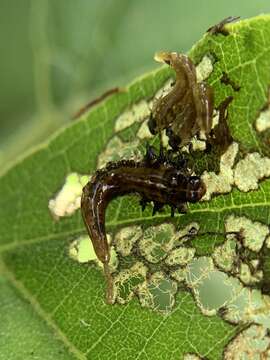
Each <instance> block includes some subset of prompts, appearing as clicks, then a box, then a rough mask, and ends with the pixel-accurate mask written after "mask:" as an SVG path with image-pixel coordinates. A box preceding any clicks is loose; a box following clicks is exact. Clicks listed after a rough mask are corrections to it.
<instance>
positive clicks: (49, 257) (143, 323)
mask: <svg viewBox="0 0 270 360" xmlns="http://www.w3.org/2000/svg"><path fill="white" fill-rule="evenodd" d="M228 29H229V31H230V35H228V36H223V35H209V34H207V35H205V36H204V38H203V39H202V40H201V41H199V43H198V44H196V45H195V46H194V48H193V49H192V50H191V52H190V56H191V57H192V59H193V60H194V62H195V63H196V64H198V63H199V62H200V61H201V60H202V59H203V57H204V56H205V55H208V57H209V58H210V59H212V60H213V61H214V64H213V71H212V72H211V74H210V76H209V77H208V79H207V81H208V82H209V83H210V84H211V85H212V86H213V88H214V91H215V102H216V105H218V104H219V103H220V102H221V101H222V100H223V99H224V98H225V97H226V96H228V95H233V97H234V99H233V102H232V104H231V106H230V109H229V126H230V129H231V132H232V135H233V138H234V140H235V141H236V142H237V143H238V145H239V149H240V150H239V152H238V154H237V156H236V162H237V164H239V163H240V161H243V160H244V159H245V158H246V156H247V153H250V154H251V155H252V153H254V152H255V151H256V152H258V153H259V154H258V156H260V157H259V158H258V160H257V165H258V167H260V174H257V173H256V172H255V173H256V174H255V175H254V171H253V170H252V169H253V167H252V162H248V163H247V165H245V164H246V162H244V163H243V164H244V167H245V166H246V167H248V169H245V168H244V167H243V168H244V170H245V171H247V172H248V174H250V172H251V175H254V176H255V180H256V181H257V182H256V181H255V185H256V184H257V183H258V179H261V178H263V177H267V176H270V174H269V175H267V174H268V173H264V164H268V162H267V160H268V158H266V156H268V155H269V148H268V147H267V141H269V138H267V136H266V135H265V134H264V133H263V132H259V131H257V130H256V126H255V122H256V119H257V117H258V116H259V114H260V111H261V110H262V109H263V108H264V107H265V106H266V104H267V96H268V88H269V84H270V72H269V68H270V16H260V17H257V18H254V19H251V20H245V21H242V22H239V23H236V24H233V25H230V26H229V27H228ZM223 73H226V74H227V76H228V78H229V79H230V84H225V83H224V82H222V81H221V77H222V74H223ZM172 77H173V73H172V72H171V71H170V70H169V69H168V68H167V67H163V68H161V69H160V70H158V71H155V72H152V73H150V74H147V75H145V76H143V77H142V78H140V79H137V80H136V81H135V82H134V83H132V84H131V85H130V86H129V87H127V88H126V89H120V91H119V93H117V94H114V95H112V96H110V97H109V98H107V99H105V100H104V101H102V102H101V103H100V104H98V105H96V106H95V107H93V108H91V109H90V110H89V112H88V113H85V114H84V115H82V117H81V118H80V119H79V120H77V121H76V122H75V123H74V124H73V125H72V126H70V127H67V128H65V129H63V130H62V131H60V132H59V133H57V134H56V135H55V136H54V137H53V138H52V139H49V140H48V142H47V143H45V144H43V145H42V146H40V147H39V148H38V149H35V151H33V152H32V153H30V154H29V155H28V156H27V157H25V158H22V159H21V160H20V161H18V163H17V164H16V165H14V166H13V167H12V168H10V169H9V170H8V171H7V172H6V173H5V174H3V175H2V177H1V178H0V204H1V207H0V252H1V263H0V265H1V273H2V279H3V280H2V281H1V282H0V287H1V290H0V304H1V305H2V304H3V305H2V306H1V310H0V311H1V312H3V316H5V317H6V318H7V319H12V322H14V324H16V323H17V322H18V319H19V318H20V317H19V316H20V315H18V314H17V311H19V310H18V309H17V307H18V308H20V307H22V308H23V309H22V312H23V313H24V314H25V315H24V316H23V317H22V322H23V323H22V324H21V323H20V324H18V326H23V328H24V329H26V330H25V332H27V329H28V328H29V327H30V326H31V329H35V328H36V329H37V331H36V332H35V336H33V337H31V338H27V339H26V340H24V339H23V338H22V337H21V336H20V337H19V336H18V335H17V333H16V334H15V331H14V326H13V327H9V328H8V330H7V329H6V326H5V325H3V324H4V323H3V324H2V325H1V326H2V327H3V326H4V329H3V331H4V332H6V339H7V341H6V342H5V349H7V350H5V351H7V352H8V351H11V349H12V351H13V353H14V357H13V358H16V356H17V358H19V354H20V353H22V352H24V353H25V354H26V348H27V349H28V350H27V351H29V354H30V355H31V352H32V351H34V352H35V349H36V342H37V341H39V340H36V338H35V337H39V334H41V333H42V334H43V333H44V334H45V335H44V337H42V346H44V347H45V345H46V344H47V349H46V351H45V350H44V353H43V357H42V358H43V359H50V358H51V357H52V356H54V358H55V357H56V355H55V353H54V351H56V352H57V351H60V352H61V354H62V355H59V356H57V358H61V356H62V357H63V358H69V357H70V358H72V357H74V358H79V359H91V360H92V359H129V358H130V359H158V358H162V359H181V358H183V356H184V355H185V354H187V353H193V354H196V355H199V356H201V357H206V358H208V359H221V358H222V354H223V352H224V349H225V347H226V345H227V344H228V343H229V342H230V341H231V340H232V339H233V338H234V336H235V335H236V334H238V333H239V332H240V331H242V329H243V327H245V326H247V325H248V324H249V321H251V319H245V321H244V320H243V319H242V318H241V321H239V320H238V321H236V320H235V319H234V320H235V321H234V322H233V323H232V319H231V318H230V319H229V320H230V322H229V321H225V320H224V319H226V316H223V317H221V316H218V315H217V312H214V313H213V312H212V313H211V311H210V310H213V306H212V305H211V301H210V300H209V299H208V305H207V306H206V305H205V302H204V305H202V302H203V300H202V297H203V290H202V292H201V298H200V299H199V298H198V297H197V295H196V294H197V293H196V291H199V290H200V289H199V288H196V286H197V285H196V284H195V283H194V281H193V280H192V276H191V275H190V279H188V278H186V279H185V280H180V279H179V277H181V276H184V275H183V269H184V268H185V269H186V270H187V269H188V267H186V265H187V264H186V263H188V264H189V263H191V262H190V256H192V257H193V256H194V253H193V252H192V251H193V250H192V249H195V251H196V253H195V258H193V263H192V264H193V265H192V266H193V267H194V269H193V275H194V274H195V273H196V271H197V270H196V269H195V268H196V266H199V265H198V264H199V262H200V261H204V260H205V259H208V260H209V259H210V260H211V259H212V257H213V261H214V262H215V265H216V268H217V269H218V272H217V274H218V276H223V278H224V279H225V277H226V276H230V277H233V275H235V274H234V273H233V272H232V270H230V271H227V273H226V272H225V270H224V266H225V265H224V264H223V263H221V262H219V261H218V260H219V256H217V254H218V252H216V251H221V253H223V254H227V255H226V256H231V257H233V256H234V257H236V256H238V255H237V254H234V255H231V254H233V250H234V248H236V247H234V246H233V245H234V244H233V241H237V239H233V240H231V241H232V244H229V245H230V246H231V249H230V248H229V250H231V252H230V251H229V250H228V247H226V248H225V245H226V243H225V234H224V233H225V231H227V232H234V233H235V232H237V231H238V232H239V233H240V232H241V231H242V230H241V229H243V237H244V239H242V242H241V244H240V245H238V246H242V248H241V249H242V250H245V251H246V252H245V256H246V258H245V259H244V260H245V261H246V262H247V263H248V264H249V262H251V261H252V260H254V259H258V261H259V262H260V261H261V262H262V264H263V268H264V269H266V270H265V273H264V272H263V275H262V276H263V280H262V283H263V284H264V288H266V289H267V279H266V278H265V277H266V275H267V274H268V273H269V271H268V269H269V266H268V265H267V264H268V261H269V260H268V259H269V254H268V253H269V251H268V250H267V251H266V250H265V248H266V247H267V244H266V239H265V238H266V236H267V231H268V225H269V214H270V212H269V204H270V192H269V188H270V181H269V180H267V179H265V180H263V181H261V182H260V183H259V185H258V189H254V187H253V188H252V189H251V191H249V192H244V191H243V187H244V185H247V184H248V181H245V182H243V179H241V176H240V175H241V173H242V170H241V171H239V179H240V180H239V181H238V183H237V184H238V185H237V187H236V186H234V187H233V189H232V190H227V191H229V193H228V194H218V196H216V197H212V198H211V200H210V201H204V202H200V203H198V204H194V205H191V206H189V212H188V213H187V214H186V215H181V216H180V215H178V216H176V217H175V219H174V220H171V219H170V214H169V212H168V211H166V212H164V213H159V214H157V215H156V216H155V217H152V216H151V209H150V207H148V208H147V209H146V210H145V212H143V213H142V211H141V209H140V207H139V204H138V198H137V197H136V196H125V197H122V198H118V199H116V200H114V201H112V202H111V204H110V206H109V208H108V210H107V217H106V226H107V231H108V232H110V235H111V237H112V239H113V246H114V247H115V248H116V250H117V260H115V264H114V265H113V266H114V268H115V271H116V273H115V275H114V276H115V278H117V276H118V281H119V284H121V285H120V286H119V288H120V287H121V289H122V293H121V294H122V300H123V302H124V303H125V304H124V305H120V304H114V305H106V304H105V302H104V298H105V281H104V276H103V273H102V271H101V268H100V266H99V265H97V262H96V261H92V262H90V263H82V262H80V260H79V261H78V257H77V258H76V256H77V255H76V251H77V250H78V248H79V247H80V244H81V241H82V238H79V237H80V236H81V235H82V236H84V235H85V228H84V225H83V222H82V219H81V215H80V212H79V211H73V210H72V207H69V210H68V211H70V214H69V216H68V215H67V213H64V212H63V211H62V210H63V209H62V208H61V207H60V208H58V210H57V211H58V212H57V213H56V212H55V203H54V202H53V200H55V196H56V194H57V193H58V192H59V191H60V190H61V189H62V187H63V185H64V183H65V182H66V185H65V191H67V193H68V192H69V191H74V193H76V194H77V192H78V187H79V188H80V186H81V184H82V183H83V182H84V181H85V180H84V178H81V177H80V176H79V175H86V174H91V173H93V172H94V171H95V170H96V168H97V167H100V166H101V164H103V163H104V162H106V161H108V160H111V159H115V158H117V157H122V156H126V157H128V158H129V157H130V156H131V155H132V154H134V153H135V154H137V155H139V156H141V154H142V153H143V151H144V148H145V139H146V138H144V136H147V135H145V128H144V125H145V118H146V117H147V116H148V114H149V106H150V101H151V99H152V98H153V97H155V96H157V95H156V94H157V91H158V90H159V89H161V88H162V87H163V86H164V84H165V83H166V82H167V80H169V79H171V78H172ZM235 84H237V87H240V90H236V87H235ZM250 154H249V155H250ZM252 156H253V155H252ZM256 159H257V158H256ZM196 161H197V162H198V163H199V161H201V163H202V164H204V161H205V159H204V154H203V153H201V156H200V158H198V160H196ZM216 161H217V163H218V165H219V162H220V166H223V165H222V164H223V163H222V161H223V160H220V159H219V158H216ZM211 162H213V159H212V158H211V157H210V160H209V161H208V160H207V157H206V162H205V169H203V168H202V165H198V166H199V167H200V168H201V171H200V173H202V172H203V170H210V169H212V168H211V166H210V165H211ZM239 166H240V165H239ZM239 168H240V167H239ZM266 168H267V166H266ZM241 169H242V168H241ZM212 170H213V169H212ZM215 170H216V169H215ZM229 170H230V169H229ZM229 170H228V169H227V168H226V166H225V170H224V172H226V171H227V172H229ZM252 171H253V172H252ZM74 173H76V174H74ZM72 174H74V175H72ZM68 175H69V176H68ZM225 175H227V173H226V174H225ZM256 176H257V178H258V179H257V178H256ZM245 180H248V178H246V179H245ZM74 181H75V184H74ZM76 181H77V184H76ZM249 186H251V185H249ZM67 189H68V190H67ZM70 189H71V190H70ZM63 191H64V190H63ZM59 196H60V195H59ZM77 196H78V195H77ZM62 197H63V198H64V200H63V199H62V201H63V202H65V201H66V198H67V195H65V196H63V195H62ZM50 201H51V202H50ZM70 201H71V202H72V200H70ZM62 205H63V203H62ZM49 206H50V209H51V210H52V209H53V211H54V216H53V215H52V213H51V211H50V209H49ZM72 206H75V207H76V205H74V204H72ZM66 211H67V210H66ZM56 216H57V217H56ZM235 219H236V221H235ZM191 224H195V225H193V226H195V227H196V226H197V225H198V229H197V230H199V232H198V234H197V233H195V235H194V236H190V235H187V232H186V233H185V235H183V232H184V231H185V230H184V227H185V226H187V227H189V226H191ZM224 224H225V226H224ZM239 224H240V225H239ZM253 227H254V228H255V229H256V233H255V235H254V234H253V235H250V229H252V228H253ZM123 229H124V230H125V231H126V233H125V234H124V233H121V231H122V230H123ZM240 230H241V231H240ZM211 233H212V235H211ZM213 233H215V234H214V235H213ZM268 233H269V231H268ZM160 234H162V235H160ZM222 236H223V240H222ZM252 236H254V237H252ZM121 239H124V240H125V241H123V244H124V245H123V244H122V245H121ZM202 241H203V244H202ZM116 242H117V243H116ZM128 242H129V243H130V244H131V245H130V249H127V248H126V246H127V245H126V244H127V243H128ZM88 243H89V244H90V241H89V242H88ZM263 244H264V246H263ZM223 245H224V248H221V246H223ZM188 247H190V248H191V249H190V251H189V252H188V251H187V250H186V248H188ZM164 248H165V249H166V251H168V253H170V261H167V262H166V251H164ZM180 248H181V249H180ZM176 249H180V250H177V251H178V252H176V251H175V250H176ZM217 249H219V250H217ZM74 251H75V253H74ZM78 251H79V250H78ZM247 251H248V252H247ZM140 252H141V254H143V256H141V255H140ZM74 254H75V255H74ZM138 254H139V255H138ZM192 254H193V255H192ZM215 254H216V255H215ZM228 254H229V255H228ZM265 254H266V255H265ZM91 256H92V255H91ZM91 256H90V255H89V256H88V259H91V258H92V259H93V257H91ZM203 256H204V257H203ZM238 260H239V259H238ZM240 260H241V259H240ZM244 260H241V261H242V265H243V264H244V262H245V261H244ZM185 261H186V262H185ZM196 261H197V262H196ZM230 263H231V262H230V261H228V262H226V266H228V264H230ZM172 264H173V265H172ZM188 266H189V265H188ZM192 266H191V265H190V267H192ZM254 266H255V265H254ZM146 273H147V274H148V276H147V278H149V279H148V280H147V281H146V280H145V277H146V276H145V274H146ZM199 273H200V272H199ZM241 276H242V277H241ZM235 277H236V278H237V279H239V278H240V279H241V281H242V283H244V284H245V285H246V286H243V285H242V286H243V289H244V290H246V289H248V288H249V287H251V286H250V283H249V282H248V281H246V283H245V282H244V280H243V274H242V275H241V274H237V276H236V275H235ZM255 285H256V286H255V287H257V288H258V291H260V282H256V284H255ZM202 287H203V286H201V288H202ZM225 287H226V286H225V285H224V289H225ZM268 287H269V285H268ZM198 289H199V290H198ZM134 292H136V293H137V294H138V296H139V300H140V301H139V300H138V298H137V297H136V296H135V295H134ZM209 294H211V289H210V290H209ZM268 295H269V294H267V295H266V296H268ZM9 298H10V303H11V304H14V308H8V307H7V306H4V305H5V304H6V303H7V300H8V299H9ZM210 298H211V296H210ZM25 300H26V301H27V302H28V303H25ZM118 300H119V299H118ZM199 300H200V302H201V303H199ZM119 302H121V301H120V300H119ZM16 304H17V305H16ZM15 306H16V307H15ZM211 306H212V307H211ZM221 307H222V306H221V305H219V306H217V307H216V309H219V308H221ZM231 316H232V314H231ZM1 318H2V316H1ZM227 320H228V319H227ZM10 321H11V320H10ZM253 321H254V319H253ZM50 334H51V336H50ZM54 334H55V335H54ZM25 336H26V335H25ZM14 337H16V344H19V345H17V346H16V348H15V349H13V344H14V343H13V342H14ZM49 349H50V351H49ZM68 350H69V351H70V353H69V354H70V355H68ZM30 355H27V354H26V355H25V357H24V358H25V359H27V358H28V357H29V358H31V356H30ZM27 356H28V357H27Z"/></svg>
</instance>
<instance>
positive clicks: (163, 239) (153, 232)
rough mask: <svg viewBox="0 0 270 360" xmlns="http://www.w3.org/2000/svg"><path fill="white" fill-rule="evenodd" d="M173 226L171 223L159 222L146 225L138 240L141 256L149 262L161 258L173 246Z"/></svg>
mask: <svg viewBox="0 0 270 360" xmlns="http://www.w3.org/2000/svg"><path fill="white" fill-rule="evenodd" d="M174 239H175V227H174V225H173V224H169V223H168V224H167V223H165V224H161V225H158V226H150V227H148V228H147V229H146V230H145V231H144V233H143V237H142V238H141V240H140V242H139V249H140V252H141V254H142V256H143V257H144V258H145V259H146V260H147V261H149V262H151V263H158V262H159V261H161V260H163V259H164V258H165V257H166V256H167V254H168V252H169V251H170V250H171V249H172V248H173V246H174Z"/></svg>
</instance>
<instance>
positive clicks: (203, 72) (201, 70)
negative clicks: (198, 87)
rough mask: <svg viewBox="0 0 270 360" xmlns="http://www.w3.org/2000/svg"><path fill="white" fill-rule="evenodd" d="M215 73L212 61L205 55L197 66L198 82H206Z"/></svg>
mask: <svg viewBox="0 0 270 360" xmlns="http://www.w3.org/2000/svg"><path fill="white" fill-rule="evenodd" d="M212 71H213V63H212V59H211V58H210V57H209V56H207V55H205V56H204V57H203V58H202V60H201V62H200V63H199V64H198V65H197V66H196V75H197V81H198V82H202V81H204V80H206V79H207V78H208V77H209V75H210V74H211V72H212Z"/></svg>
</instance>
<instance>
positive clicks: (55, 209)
mask: <svg viewBox="0 0 270 360" xmlns="http://www.w3.org/2000/svg"><path fill="white" fill-rule="evenodd" d="M88 181H89V176H88V175H80V174H77V173H71V174H69V175H67V177H66V179H65V181H64V185H63V187H62V189H61V190H60V191H59V192H58V193H57V194H56V196H55V197H54V198H52V199H50V200H49V204H48V207H49V210H50V212H51V213H52V215H53V217H54V218H55V219H59V218H60V217H64V216H71V215H73V214H74V212H75V211H76V210H78V209H79V208H80V206H81V194H82V189H83V187H84V186H85V185H86V184H87V182H88Z"/></svg>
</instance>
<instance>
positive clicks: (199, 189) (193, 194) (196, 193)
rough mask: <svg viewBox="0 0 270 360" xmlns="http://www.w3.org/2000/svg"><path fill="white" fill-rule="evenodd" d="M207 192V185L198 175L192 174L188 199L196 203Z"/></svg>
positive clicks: (188, 186)
mask: <svg viewBox="0 0 270 360" xmlns="http://www.w3.org/2000/svg"><path fill="white" fill-rule="evenodd" d="M205 193H206V186H205V184H204V182H203V181H202V180H201V178H200V177H198V176H190V177H189V179H188V183H187V201H188V202H191V203H195V202H197V201H199V200H200V199H201V198H202V197H203V196H204V194H205Z"/></svg>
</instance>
